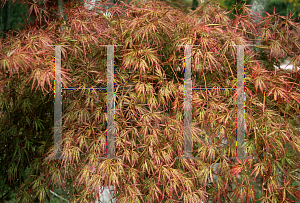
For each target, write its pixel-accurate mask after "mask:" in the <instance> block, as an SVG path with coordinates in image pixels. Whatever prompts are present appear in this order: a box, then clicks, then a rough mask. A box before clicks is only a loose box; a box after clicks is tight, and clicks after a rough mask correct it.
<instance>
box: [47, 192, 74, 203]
mask: <svg viewBox="0 0 300 203" xmlns="http://www.w3.org/2000/svg"><path fill="white" fill-rule="evenodd" d="M50 192H51V194H53V195H55V196H56V197H59V198H60V199H62V200H65V201H66V202H69V200H67V199H65V198H63V197H61V196H59V195H58V194H56V193H55V192H53V191H52V190H50Z"/></svg>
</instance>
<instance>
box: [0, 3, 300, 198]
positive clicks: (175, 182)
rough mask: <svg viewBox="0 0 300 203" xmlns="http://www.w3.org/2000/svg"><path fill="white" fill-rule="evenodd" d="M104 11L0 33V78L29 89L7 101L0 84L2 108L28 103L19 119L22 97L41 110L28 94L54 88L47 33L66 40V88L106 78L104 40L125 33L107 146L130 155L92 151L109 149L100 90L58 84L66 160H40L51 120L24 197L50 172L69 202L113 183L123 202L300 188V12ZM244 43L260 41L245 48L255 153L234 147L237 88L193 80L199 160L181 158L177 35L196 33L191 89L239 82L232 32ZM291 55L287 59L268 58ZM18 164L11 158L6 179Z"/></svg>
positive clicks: (187, 37) (275, 193)
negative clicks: (2, 37)
mask: <svg viewBox="0 0 300 203" xmlns="http://www.w3.org/2000/svg"><path fill="white" fill-rule="evenodd" d="M124 6H125V7H126V9H124ZM98 9H102V8H98ZM102 10H103V9H102ZM109 10H110V12H111V13H112V15H111V16H107V15H104V14H103V13H99V12H98V15H95V13H94V12H93V11H89V10H87V9H86V8H84V7H83V6H78V7H72V8H68V10H67V12H68V20H67V21H66V22H65V23H64V24H63V30H62V29H60V26H61V25H62V22H61V21H52V22H50V23H49V24H48V25H47V27H46V28H45V29H39V30H25V31H22V32H20V33H19V34H18V35H17V36H15V37H10V38H8V39H7V41H5V42H1V47H0V48H1V51H0V54H1V55H0V64H1V86H2V87H3V88H4V89H5V88H6V87H10V89H11V90H10V91H12V89H13V88H15V90H14V91H17V92H18V94H19V95H25V94H27V95H29V92H32V93H31V95H32V96H34V97H35V98H36V99H35V100H28V101H27V100H26V103H24V98H23V97H20V96H19V97H18V98H17V97H16V96H15V97H14V100H10V98H11V97H10V96H9V94H10V93H9V92H10V91H2V92H1V99H2V103H1V106H2V107H3V108H4V106H6V108H7V109H8V110H7V112H9V108H10V107H9V105H8V104H9V102H11V104H12V106H15V108H17V109H23V111H22V112H23V115H19V117H20V119H25V118H27V116H28V115H27V114H26V109H30V108H33V107H34V108H36V109H41V107H39V106H38V104H36V103H35V101H40V100H41V101H44V100H42V98H44V97H46V96H47V98H53V94H54V93H53V90H54V88H53V84H54V71H55V69H54V66H55V64H54V56H55V54H54V49H53V47H51V46H48V45H69V46H62V83H63V87H106V86H107V79H106V74H107V65H106V64H107V61H106V60H107V59H106V55H107V50H106V48H105V46H99V45H122V46H115V55H114V66H115V146H116V151H115V156H116V157H124V159H123V160H122V159H100V158H99V157H106V153H107V152H106V151H107V150H106V133H107V130H106V116H107V113H106V95H107V93H106V92H105V91H97V90H73V91H71V90H64V91H63V93H62V95H63V96H62V98H63V100H62V104H63V156H64V157H68V159H63V160H53V159H46V157H54V147H53V145H51V144H53V130H52V132H50V131H49V133H48V134H47V135H44V138H43V137H39V139H40V140H41V145H40V146H39V148H38V152H39V153H40V154H41V155H40V156H37V157H36V159H35V160H33V161H32V164H31V165H30V170H29V174H30V175H28V178H27V179H26V180H25V181H24V183H23V184H22V185H21V187H20V188H19V193H18V201H19V202H31V201H33V200H39V201H40V202H43V201H44V200H45V199H46V198H47V197H48V196H49V190H48V188H49V186H55V185H62V186H63V187H66V188H68V190H69V192H70V195H71V199H70V201H71V202H91V201H93V200H94V199H95V194H96V193H97V192H98V190H99V186H109V187H110V185H113V186H114V188H115V194H114V195H115V198H116V199H117V201H118V202H120V203H121V202H201V201H203V202H231V201H234V202H244V201H246V202H247V203H248V202H259V201H260V202H297V201H299V199H300V194H299V181H300V180H299V172H300V170H299V168H300V161H299V160H300V159H299V152H300V135H299V131H298V129H297V127H298V126H299V119H298V117H299V104H300V101H299V100H300V94H299V90H298V87H299V75H298V74H299V72H298V70H297V66H299V63H300V52H299V47H300V43H299V36H300V35H299V33H300V26H299V24H297V23H295V22H294V20H293V19H291V17H290V16H279V15H277V14H267V16H266V17H261V20H260V22H259V23H257V22H256V21H254V18H253V15H252V14H251V10H250V9H249V7H248V6H246V5H244V6H243V7H242V8H241V10H239V12H238V13H239V14H237V15H236V16H235V18H234V19H230V18H229V14H230V12H232V11H225V10H224V9H222V8H221V7H219V6H218V4H216V3H213V2H212V3H204V4H200V5H199V7H198V8H197V9H196V10H194V11H190V12H189V13H185V12H184V11H183V10H180V9H178V8H174V7H171V6H170V5H168V4H167V3H165V2H161V1H147V2H141V3H137V4H120V5H117V6H115V7H112V8H110V9H109ZM256 41H259V43H256ZM247 44H252V45H255V46H246V47H245V61H244V65H245V95H246V101H245V123H246V128H245V129H246V131H245V150H246V153H247V154H248V155H250V156H251V157H253V159H246V160H243V161H240V160H236V159H231V158H232V157H235V156H236V136H237V135H236V110H237V106H236V96H237V95H236V93H235V91H234V90H230V89H226V90H220V89H217V90H216V89H215V90H207V89H206V90H193V93H192V94H193V96H192V103H193V110H192V119H193V124H192V137H193V153H192V154H193V156H194V157H198V158H200V159H176V157H181V156H183V153H184V118H183V115H184V108H183V104H184V46H177V45H199V46H194V47H192V51H191V54H192V72H193V74H192V75H193V78H192V82H193V87H194V88H197V87H204V86H205V87H235V86H236V83H237V65H236V64H237V59H236V58H237V56H236V53H237V50H236V46H234V45H247ZM287 58H290V60H291V62H292V63H293V65H294V69H293V71H291V72H288V71H284V70H276V68H275V65H280V62H282V61H284V60H285V59H287ZM17 84H18V85H17ZM9 85H10V86H9ZM22 102H23V103H22ZM47 104H48V108H47V109H44V112H48V113H51V114H53V104H52V105H51V104H50V103H49V102H48V103H47ZM11 108H12V107H11ZM15 113H16V112H15ZM51 118H53V117H51ZM2 119H3V120H5V119H6V120H7V121H10V119H13V118H10V117H3V118H2ZM28 119H29V120H30V118H28ZM31 119H32V118H31ZM25 120H26V119H25ZM21 121H22V122H25V121H23V120H21ZM45 121H46V117H45V116H41V117H40V121H39V120H34V121H33V124H31V125H33V126H34V125H36V126H37V127H36V131H35V132H32V131H28V132H27V133H28V134H30V133H31V134H33V135H35V134H38V132H41V130H38V128H42V126H45V125H46V124H45ZM38 124H39V125H38ZM52 124H53V123H52ZM48 128H51V126H50V127H49V126H48ZM1 129H4V124H3V123H1ZM7 130H8V129H6V131H4V130H3V132H2V134H3V133H4V132H7ZM15 130H16V132H20V131H21V129H19V128H18V127H16V129H15ZM3 136H5V135H4V134H3ZM19 136H23V137H24V138H23V139H26V136H27V135H26V134H20V135H19ZM28 136H29V135H28ZM51 137H52V138H51ZM32 139H34V138H32ZM36 151H37V150H33V151H32V154H34V153H35V152H36ZM18 166H19V165H18V164H17V163H16V164H15V165H13V166H11V167H14V168H13V169H15V168H18ZM13 169H12V168H10V170H8V171H7V175H8V177H10V180H15V179H14V177H15V175H16V170H13Z"/></svg>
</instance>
